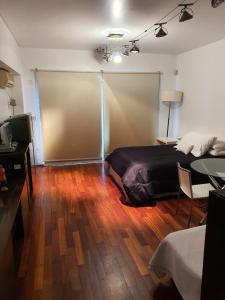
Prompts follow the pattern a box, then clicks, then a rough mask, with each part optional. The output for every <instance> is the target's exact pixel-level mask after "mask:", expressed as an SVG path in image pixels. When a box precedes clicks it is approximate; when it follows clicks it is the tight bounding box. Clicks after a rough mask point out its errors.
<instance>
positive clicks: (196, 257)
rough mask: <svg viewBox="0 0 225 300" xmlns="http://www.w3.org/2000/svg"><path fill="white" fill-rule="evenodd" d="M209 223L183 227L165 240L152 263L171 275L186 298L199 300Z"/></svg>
mask: <svg viewBox="0 0 225 300" xmlns="http://www.w3.org/2000/svg"><path fill="white" fill-rule="evenodd" d="M204 243H205V226H199V227H195V228H190V229H186V230H180V231H177V232H173V233H171V234H169V235H168V236H167V237H166V238H165V239H163V240H162V241H161V243H160V244H159V246H158V248H157V249H156V252H155V253H154V255H153V257H152V259H151V261H150V263H149V267H150V269H151V270H152V271H153V272H154V273H155V274H156V275H157V276H158V277H163V276H165V275H168V274H169V275H170V276H171V278H172V279H173V281H174V283H175V284H176V287H177V289H178V291H179V292H180V294H181V296H182V298H183V299H184V300H199V299H200V294H201V279H202V266H203V253H204Z"/></svg>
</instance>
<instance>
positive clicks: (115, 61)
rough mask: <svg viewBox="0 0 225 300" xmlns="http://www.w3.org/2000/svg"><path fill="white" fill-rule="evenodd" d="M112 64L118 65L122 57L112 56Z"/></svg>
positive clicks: (118, 55)
mask: <svg viewBox="0 0 225 300" xmlns="http://www.w3.org/2000/svg"><path fill="white" fill-rule="evenodd" d="M113 62H114V63H116V64H120V63H121V62H122V56H121V54H120V53H118V52H117V53H115V54H114V56H113Z"/></svg>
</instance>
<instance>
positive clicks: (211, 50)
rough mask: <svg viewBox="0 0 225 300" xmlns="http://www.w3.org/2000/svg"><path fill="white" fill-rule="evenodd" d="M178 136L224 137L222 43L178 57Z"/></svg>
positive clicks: (224, 63)
mask: <svg viewBox="0 0 225 300" xmlns="http://www.w3.org/2000/svg"><path fill="white" fill-rule="evenodd" d="M177 68H178V70H179V75H178V77H177V88H178V89H181V90H183V91H184V102H183V104H182V105H181V107H180V108H179V109H178V113H179V114H178V123H179V134H180V135H182V134H184V133H185V132H187V131H189V130H196V131H199V132H203V133H204V132H210V133H213V134H216V135H219V136H224V137H225V40H222V41H219V42H216V43H213V44H209V45H207V46H204V47H201V48H198V49H195V50H192V51H189V52H186V53H183V54H181V55H179V56H178V60H177Z"/></svg>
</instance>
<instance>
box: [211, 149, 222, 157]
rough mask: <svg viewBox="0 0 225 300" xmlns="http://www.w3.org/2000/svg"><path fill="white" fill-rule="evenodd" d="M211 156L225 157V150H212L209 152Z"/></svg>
mask: <svg viewBox="0 0 225 300" xmlns="http://www.w3.org/2000/svg"><path fill="white" fill-rule="evenodd" d="M209 154H211V155H213V156H225V150H217V149H211V150H210V151H209Z"/></svg>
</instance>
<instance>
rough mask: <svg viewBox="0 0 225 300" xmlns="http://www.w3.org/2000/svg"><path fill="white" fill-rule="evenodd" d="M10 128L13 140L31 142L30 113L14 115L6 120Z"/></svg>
mask: <svg viewBox="0 0 225 300" xmlns="http://www.w3.org/2000/svg"><path fill="white" fill-rule="evenodd" d="M5 122H6V123H9V124H10V125H11V128H12V138H13V141H14V142H19V143H31V142H32V116H31V114H20V115H15V116H12V117H10V118H8V119H7V120H5Z"/></svg>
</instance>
